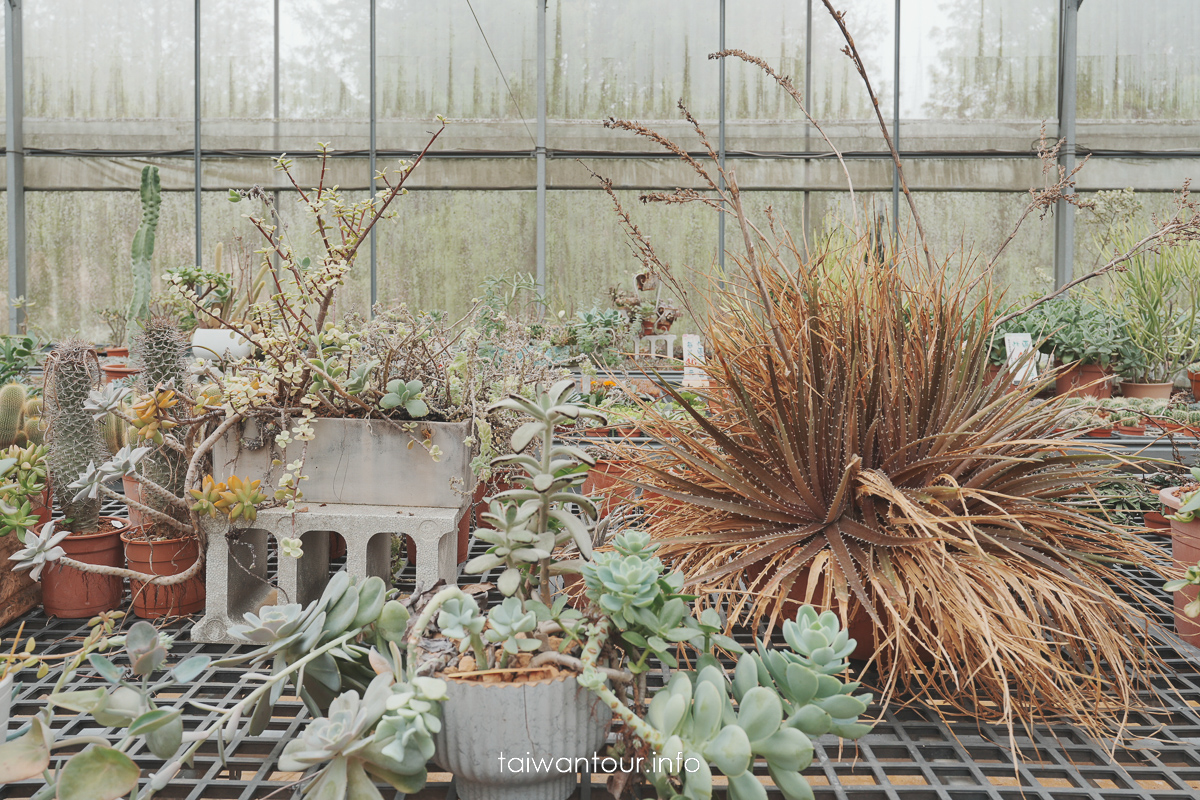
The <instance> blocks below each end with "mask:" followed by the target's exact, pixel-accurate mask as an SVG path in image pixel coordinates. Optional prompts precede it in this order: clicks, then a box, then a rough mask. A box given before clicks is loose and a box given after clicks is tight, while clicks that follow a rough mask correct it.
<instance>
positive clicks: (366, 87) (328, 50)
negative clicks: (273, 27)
mask: <svg viewBox="0 0 1200 800" xmlns="http://www.w3.org/2000/svg"><path fill="white" fill-rule="evenodd" d="M370 9H371V5H370V2H369V0H354V1H353V2H340V3H328V2H321V1H320V0H280V2H279V118H280V122H279V128H280V131H279V136H280V140H281V141H280V146H281V147H282V149H284V150H289V151H292V150H312V149H314V148H315V146H316V143H317V142H318V141H321V142H327V143H329V144H331V145H332V146H333V147H334V148H335V149H337V150H365V149H367V147H369V146H370V132H369V125H370V118H371V25H370ZM275 149H278V147H277V148H275Z"/></svg>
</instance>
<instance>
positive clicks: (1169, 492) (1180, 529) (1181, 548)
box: [1158, 486, 1200, 645]
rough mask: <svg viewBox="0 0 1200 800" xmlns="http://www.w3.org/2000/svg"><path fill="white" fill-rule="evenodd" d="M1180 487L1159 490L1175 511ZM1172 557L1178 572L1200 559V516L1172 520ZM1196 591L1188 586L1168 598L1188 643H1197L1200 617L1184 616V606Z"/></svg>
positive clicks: (1198, 643) (1199, 638)
mask: <svg viewBox="0 0 1200 800" xmlns="http://www.w3.org/2000/svg"><path fill="white" fill-rule="evenodd" d="M1181 488H1182V487H1180V486H1168V487H1167V488H1165V489H1163V490H1162V491H1161V492H1159V493H1158V498H1159V499H1160V500H1162V503H1163V505H1164V506H1166V507H1167V508H1169V509H1171V510H1173V511H1174V510H1176V509H1178V508H1179V507H1180V506H1181V505H1183V501H1182V500H1181V499H1180V498H1179V497H1177V496H1176V495H1175V492H1177V491H1179V490H1180V489H1181ZM1171 560H1172V561H1173V562H1174V566H1175V571H1176V572H1178V573H1180V574H1182V573H1183V572H1184V570H1186V569H1187V568H1188V567H1194V566H1196V562H1197V561H1200V520H1193V521H1191V522H1180V521H1178V520H1174V519H1173V520H1171ZM1197 591H1200V587H1196V586H1188V587H1187V588H1185V589H1184V590H1183V591H1181V592H1175V593H1174V596H1173V597H1172V598H1171V599H1172V601H1173V602H1174V605H1175V632H1176V633H1177V634H1179V638H1181V639H1183V640H1184V641H1185V642H1187V643H1188V644H1191V645H1200V618H1197V619H1190V618H1188V617H1186V616H1184V613H1183V609H1184V607H1185V606H1187V604H1188V603H1190V602H1191V601H1193V600H1195V599H1196V593H1197Z"/></svg>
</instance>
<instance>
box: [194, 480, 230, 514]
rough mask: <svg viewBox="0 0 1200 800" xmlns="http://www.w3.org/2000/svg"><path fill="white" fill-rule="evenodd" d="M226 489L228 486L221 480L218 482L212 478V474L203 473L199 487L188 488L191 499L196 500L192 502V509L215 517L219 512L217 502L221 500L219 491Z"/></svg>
mask: <svg viewBox="0 0 1200 800" xmlns="http://www.w3.org/2000/svg"><path fill="white" fill-rule="evenodd" d="M228 489H229V487H228V486H226V485H225V484H224V483H223V482H221V483H218V482H217V481H216V480H214V479H213V476H212V475H205V476H204V479H203V480H202V481H201V482H200V488H199V489H189V490H188V493H189V494H190V495H191V496H192V499H194V500H195V501H196V502H195V503H193V504H192V511H195V512H196V513H197V514H205V515H208V516H209V517H215V516H216V515H217V513H218V512H219V509H218V508H217V503H219V502H221V492H224V491H228Z"/></svg>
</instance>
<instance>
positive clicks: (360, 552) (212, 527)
mask: <svg viewBox="0 0 1200 800" xmlns="http://www.w3.org/2000/svg"><path fill="white" fill-rule="evenodd" d="M470 500H471V498H470V497H469V496H466V497H464V498H463V504H462V505H461V506H460V507H459V508H427V507H420V506H367V505H349V504H339V503H326V504H322V505H313V504H310V505H309V506H308V507H307V508H308V511H299V512H296V513H295V514H292V513H291V512H289V511H288V510H287V509H283V508H274V509H266V510H264V511H260V512H258V519H257V520H256V521H255V522H254V524H253V526H252V527H250V528H245V529H235V530H234V531H233V532H232V536H231V535H230V533H231V532H230V525H229V523H228V522H226V521H225V520H223V519H217V520H205V524H204V532H205V535H206V536H207V537H208V555H207V563H206V566H205V568H206V570H207V579H206V591H207V600H206V607H205V615H204V617H203V618H201V620H200V621H199V622H197V623H196V625H195V627H194V628H193V629H192V640H193V641H197V642H232V641H233V639H231V638H230V637H229V633H228V632H229V627H230V626H231V625H236V624H239V623H240V622H241V620H242V615H243V614H245V613H246V612H247V611H256V610H257V609H258V608H260V607H261V606H263V605H267V604H271V603H302V604H307V603H309V602H311V601H312V600H315V599H317V598H318V597H320V595H321V592H322V591H324V589H325V584H326V582H327V581H328V579H329V534H330V533H338V534H340V535H341V537H342V538H343V539H344V540H345V542H346V570H347V572H349V573H350V574H351V575H353V576H354V577H356V578H366V577H369V576H371V575H378V576H379V577H381V578H383V579H384V581H386V582H389V583H390V580H391V576H390V574H389V569H390V564H391V541H392V537H394V536H400V535H408V536H411V537H412V539H413V542H414V543H415V544H416V547H417V589H418V591H419V590H421V589H422V588H425V587H428V586H431V585H433V584H434V583H436V582H437V581H438V579H442V580H444V581H446V583H448V584H454V583H455V582H456V580H457V579H458V521H459V519H460V518H461V517H462V515H463V514H464V513H466V512H467V510H468V509H469V508H470ZM268 536H273V537H275V539H276V541H278V540H279V539H281V538H285V537H287V538H299V539H300V540H301V542H303V550H304V555H303V556H302V557H301V558H299V559H296V558H289V557H287V556H284V555H280V556H279V565H278V572H277V575H276V585H277V587H278V589H277V590H276V588H275V587H273V586H272V585H271V584H270V583H269V582H268V580H267V537H268Z"/></svg>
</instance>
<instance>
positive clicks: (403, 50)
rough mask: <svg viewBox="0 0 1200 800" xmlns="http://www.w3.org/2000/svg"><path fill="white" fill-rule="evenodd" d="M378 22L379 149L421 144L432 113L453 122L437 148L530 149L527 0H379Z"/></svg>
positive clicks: (532, 100) (531, 19) (532, 97)
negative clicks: (460, 0)
mask: <svg viewBox="0 0 1200 800" xmlns="http://www.w3.org/2000/svg"><path fill="white" fill-rule="evenodd" d="M472 9H473V10H474V12H473V13H472ZM476 20H478V22H477V21H476ZM375 25H376V48H377V53H378V54H377V60H376V72H377V76H376V91H377V92H378V115H379V120H378V123H377V126H378V146H379V148H380V149H381V150H417V149H420V148H422V147H424V146H425V143H426V142H427V141H428V139H429V131H431V130H433V129H435V128H436V126H437V122H436V120H435V117H436V116H437V115H438V114H441V115H443V116H445V117H446V118H447V119H448V120H450V121H451V123H452V125H451V127H450V128H449V129H448V130H447V131H446V132H445V133H444V134H443V135H442V137H441V138H440V139H439V141H438V144H437V149H439V150H505V151H509V150H519V151H524V152H528V151H531V150H532V149H533V147H534V134H535V131H536V130H537V123H536V120H537V15H536V7H535V5H534V3H533V2H529V0H488V2H483V3H480V2H476V3H473V4H472V6H471V7H468V6H467V4H466V3H427V2H414V0H378V5H377V7H376V12H375ZM489 47H490V50H489ZM493 56H494V58H493Z"/></svg>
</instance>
